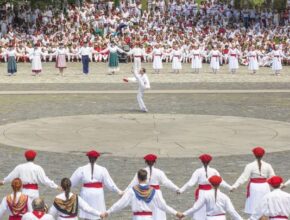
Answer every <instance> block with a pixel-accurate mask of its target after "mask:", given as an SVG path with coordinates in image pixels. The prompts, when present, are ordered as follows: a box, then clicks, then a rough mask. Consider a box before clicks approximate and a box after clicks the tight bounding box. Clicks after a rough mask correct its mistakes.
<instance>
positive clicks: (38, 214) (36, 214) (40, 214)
mask: <svg viewBox="0 0 290 220" xmlns="http://www.w3.org/2000/svg"><path fill="white" fill-rule="evenodd" d="M32 213H33V215H35V216H36V217H37V218H39V219H41V218H42V217H43V216H44V215H45V212H41V211H33V212H32Z"/></svg>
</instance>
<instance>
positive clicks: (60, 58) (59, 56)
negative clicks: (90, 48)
mask: <svg viewBox="0 0 290 220" xmlns="http://www.w3.org/2000/svg"><path fill="white" fill-rule="evenodd" d="M53 55H54V56H55V61H56V62H55V67H56V68H58V69H59V73H60V75H61V76H63V75H64V72H63V71H64V69H65V68H66V67H67V66H66V57H67V56H68V55H69V53H68V50H67V49H66V48H65V47H64V45H63V43H60V44H59V47H58V48H57V49H56V51H55V52H54V53H53Z"/></svg>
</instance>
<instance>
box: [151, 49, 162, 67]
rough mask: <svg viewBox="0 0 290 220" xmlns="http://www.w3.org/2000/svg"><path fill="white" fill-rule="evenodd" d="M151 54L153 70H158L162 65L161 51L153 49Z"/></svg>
mask: <svg viewBox="0 0 290 220" xmlns="http://www.w3.org/2000/svg"><path fill="white" fill-rule="evenodd" d="M152 54H153V69H154V70H160V69H162V68H163V65H162V49H160V48H159V49H157V48H154V49H153V51H152Z"/></svg>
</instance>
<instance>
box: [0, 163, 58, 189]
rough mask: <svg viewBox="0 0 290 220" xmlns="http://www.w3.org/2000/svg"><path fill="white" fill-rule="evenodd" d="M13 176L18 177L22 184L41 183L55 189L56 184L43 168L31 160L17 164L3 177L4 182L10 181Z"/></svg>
mask: <svg viewBox="0 0 290 220" xmlns="http://www.w3.org/2000/svg"><path fill="white" fill-rule="evenodd" d="M15 178H20V179H21V180H22V183H23V184H39V183H41V184H43V185H46V186H48V187H50V188H53V189H56V188H57V185H56V184H55V183H54V182H53V181H52V180H50V179H49V178H48V177H47V176H46V174H45V172H44V170H43V168H42V167H41V166H39V165H36V164H34V163H33V162H27V163H23V164H19V165H18V166H16V167H15V168H14V170H12V172H11V173H9V174H8V176H6V177H5V178H4V183H7V182H12V181H13V180H14V179H15Z"/></svg>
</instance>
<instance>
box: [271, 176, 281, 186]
mask: <svg viewBox="0 0 290 220" xmlns="http://www.w3.org/2000/svg"><path fill="white" fill-rule="evenodd" d="M268 183H269V185H271V186H273V187H279V186H280V185H281V183H283V178H282V177H280V176H272V177H271V178H270V179H268Z"/></svg>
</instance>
